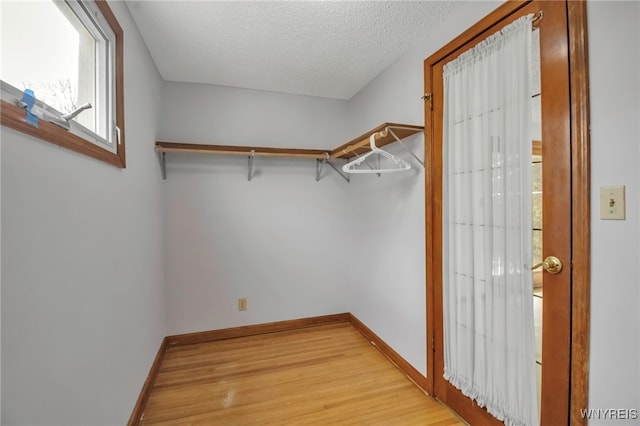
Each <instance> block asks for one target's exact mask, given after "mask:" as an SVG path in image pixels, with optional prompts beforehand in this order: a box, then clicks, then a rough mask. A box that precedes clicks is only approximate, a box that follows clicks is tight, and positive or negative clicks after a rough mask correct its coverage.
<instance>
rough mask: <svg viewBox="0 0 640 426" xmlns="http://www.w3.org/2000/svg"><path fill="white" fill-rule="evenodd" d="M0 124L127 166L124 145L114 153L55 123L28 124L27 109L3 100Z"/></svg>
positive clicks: (115, 165)
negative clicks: (34, 125) (36, 125)
mask: <svg viewBox="0 0 640 426" xmlns="http://www.w3.org/2000/svg"><path fill="white" fill-rule="evenodd" d="M1 102H2V104H1V106H0V112H1V113H0V124H2V125H3V126H7V127H10V128H12V129H15V130H18V131H20V132H22V133H25V134H27V135H31V136H33V137H36V138H38V139H41V140H43V141H46V142H50V143H52V144H54V145H58V146H61V147H63V148H67V149H70V150H71V151H75V152H78V153H80V154H83V155H86V156H88V157H91V158H94V159H96V160H99V161H102V162H104V163H107V164H110V165H112V166H114V167H118V168H121V169H124V168H125V157H124V146H122V147H119V148H118V153H117V154H114V153H112V152H110V151H107V150H106V149H104V148H101V147H99V146H97V145H94V144H93V143H91V142H88V141H86V140H85V139H82V138H81V137H79V136H77V135H75V134H73V133H70V132H68V131H66V130H64V129H61V128H60V127H58V126H56V125H55V124H52V123H49V122H47V121H44V120H40V121H39V123H38V126H39V127H38V128H36V127H33V126H31V125H30V124H27V122H26V119H25V111H24V110H23V109H20V108H18V107H17V106H15V105H12V104H10V103H9V102H6V101H1Z"/></svg>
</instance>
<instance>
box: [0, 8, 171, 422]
mask: <svg viewBox="0 0 640 426" xmlns="http://www.w3.org/2000/svg"><path fill="white" fill-rule="evenodd" d="M110 6H111V8H112V10H113V11H114V13H115V14H116V17H117V18H118V20H119V22H120V25H121V26H122V27H123V29H124V34H125V46H124V47H125V57H124V67H125V86H126V87H125V93H126V99H125V113H126V138H127V139H126V142H127V163H128V167H127V169H125V170H120V169H117V168H114V167H111V166H108V165H106V164H103V163H100V162H97V161H95V160H93V159H90V158H88V157H84V156H81V155H79V154H75V153H73V152H71V151H67V150H64V149H61V148H58V147H56V146H55V145H52V144H49V143H45V142H42V141H39V140H36V139H34V138H31V137H29V136H26V135H24V134H22V133H18V132H16V131H14V130H12V129H9V128H7V127H2V129H1V133H0V134H1V137H2V231H3V232H2V424H5V425H20V424H22V425H87V424H92V425H116V424H125V423H126V421H127V419H128V417H129V415H130V413H131V410H132V408H133V405H134V403H135V401H136V399H137V396H138V394H139V392H140V389H141V387H142V384H143V382H144V380H145V377H146V375H147V372H148V371H149V367H150V366H151V363H152V361H153V359H154V356H155V354H156V352H157V350H158V347H159V345H160V342H161V340H162V338H163V337H164V336H165V335H166V327H165V324H166V321H165V305H164V303H165V293H164V281H165V278H164V266H163V265H164V246H165V243H164V217H165V213H164V200H163V198H164V194H163V191H162V179H161V177H160V172H159V167H158V162H157V158H156V156H155V154H154V151H153V147H154V142H155V139H156V129H157V128H158V120H159V114H158V111H157V105H158V104H159V102H160V89H161V83H162V81H161V79H160V77H159V74H158V72H157V70H156V68H155V65H154V64H153V62H152V61H151V59H150V56H149V54H148V53H147V50H146V47H145V45H144V44H143V42H142V39H141V38H140V37H139V35H138V33H137V29H136V27H135V25H134V23H133V20H132V19H131V17H130V16H129V12H128V10H127V8H126V6H125V4H124V3H122V2H111V3H110Z"/></svg>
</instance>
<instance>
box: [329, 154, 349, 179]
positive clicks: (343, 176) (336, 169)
mask: <svg viewBox="0 0 640 426" xmlns="http://www.w3.org/2000/svg"><path fill="white" fill-rule="evenodd" d="M327 164H328V165H329V166H331V168H332V169H333V170H335V171H336V173H338V174H339V175H340V176H341V177H342V179H344V180H346V181H347V182H351V177H350V176H349V175H345V174H344V173H342V172H341V171H340V169H338V168H337V167H336V166H334V165H333V163H332V162H331V161H329V160H328V159H327Z"/></svg>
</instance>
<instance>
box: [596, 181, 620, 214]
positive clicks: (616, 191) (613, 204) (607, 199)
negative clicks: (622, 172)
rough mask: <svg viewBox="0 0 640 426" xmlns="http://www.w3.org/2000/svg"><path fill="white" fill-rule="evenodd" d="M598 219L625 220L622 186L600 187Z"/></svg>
mask: <svg viewBox="0 0 640 426" xmlns="http://www.w3.org/2000/svg"><path fill="white" fill-rule="evenodd" d="M600 219H603V220H624V219H625V202H624V185H617V186H601V187H600Z"/></svg>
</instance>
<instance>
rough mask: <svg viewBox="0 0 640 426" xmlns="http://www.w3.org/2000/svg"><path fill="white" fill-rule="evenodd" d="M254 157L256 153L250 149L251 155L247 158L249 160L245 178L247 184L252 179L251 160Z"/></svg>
mask: <svg viewBox="0 0 640 426" xmlns="http://www.w3.org/2000/svg"><path fill="white" fill-rule="evenodd" d="M255 156H256V152H255V151H254V150H253V149H252V150H251V155H250V156H249V157H248V159H249V174H248V176H247V178H248V180H249V182H251V179H253V158H254V157H255Z"/></svg>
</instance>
